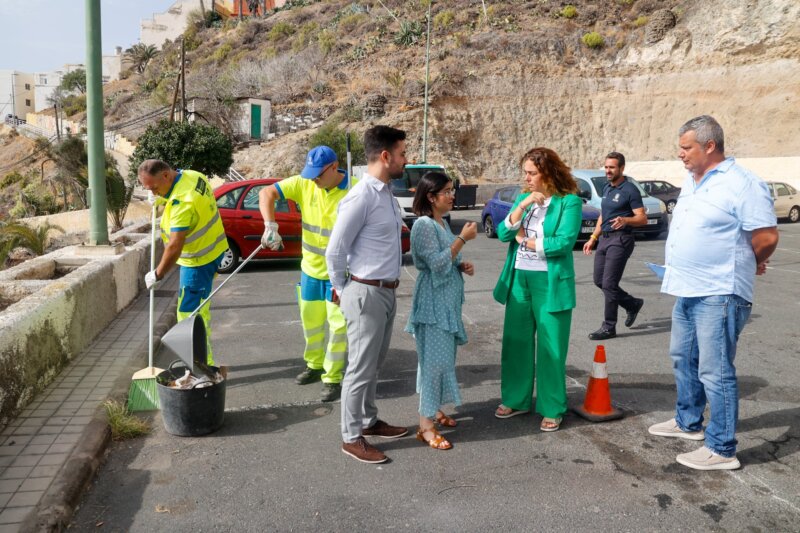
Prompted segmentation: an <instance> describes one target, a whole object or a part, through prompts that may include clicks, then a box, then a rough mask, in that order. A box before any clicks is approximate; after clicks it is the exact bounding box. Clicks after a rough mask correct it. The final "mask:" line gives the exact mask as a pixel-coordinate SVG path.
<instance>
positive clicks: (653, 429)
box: [647, 418, 706, 440]
mask: <svg viewBox="0 0 800 533" xmlns="http://www.w3.org/2000/svg"><path fill="white" fill-rule="evenodd" d="M647 432H648V433H650V434H651V435H658V436H659V437H678V438H680V439H689V440H703V439H705V438H706V436H705V434H704V433H703V432H702V431H684V430H682V429H681V428H680V427H679V426H678V423H677V422H676V421H675V419H674V418H671V419H670V420H667V421H666V422H661V423H659V424H653V425H652V426H650V427H649V428H648V429H647Z"/></svg>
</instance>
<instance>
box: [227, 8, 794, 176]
mask: <svg viewBox="0 0 800 533" xmlns="http://www.w3.org/2000/svg"><path fill="white" fill-rule="evenodd" d="M651 17H652V15H651ZM655 19H656V20H658V21H660V22H658V24H657V25H656V26H654V28H653V29H651V30H650V33H647V34H646V35H644V36H643V38H642V39H641V41H640V42H638V43H634V44H629V45H625V46H624V47H623V48H621V49H619V50H618V51H616V53H608V51H606V52H605V54H606V55H605V58H601V59H600V60H599V61H590V60H587V59H586V58H585V57H581V58H579V59H577V60H576V61H577V64H573V65H569V63H570V62H571V58H570V48H571V47H575V46H580V43H573V42H569V41H566V42H565V41H558V40H555V41H550V42H549V45H548V44H546V45H544V46H543V47H542V49H541V51H540V53H537V54H533V55H531V56H520V58H518V59H517V60H513V59H507V58H500V59H498V60H497V61H486V58H485V57H481V56H480V54H481V51H480V49H479V48H480V47H475V46H473V47H472V50H470V51H465V52H464V53H463V54H461V57H459V58H458V63H456V66H457V68H460V69H462V70H461V71H460V72H458V71H457V70H453V66H454V65H453V63H455V60H454V58H448V60H447V61H450V63H447V61H445V63H446V64H445V65H443V66H435V67H433V68H434V69H439V72H443V71H446V69H447V68H448V67H449V68H450V69H451V72H454V73H457V74H459V75H460V76H461V79H460V84H459V86H458V88H457V89H456V90H438V91H435V92H434V96H433V98H432V101H431V115H430V130H429V139H430V140H429V145H428V161H431V162H434V161H435V162H440V163H443V164H445V165H447V166H449V167H452V168H454V169H455V170H456V173H457V174H459V175H460V176H461V177H462V178H464V179H466V180H467V181H474V182H481V181H491V182H497V181H507V180H516V179H518V177H519V171H518V170H517V160H518V158H519V156H520V155H521V154H522V153H523V152H524V151H525V150H526V149H528V148H530V147H532V146H535V145H544V146H549V147H552V148H553V149H555V150H556V151H558V152H559V153H560V154H561V155H562V156H563V157H564V159H565V160H566V161H567V162H568V164H570V165H571V166H573V167H575V168H581V167H596V166H599V165H600V164H601V162H602V159H603V156H604V155H605V153H607V152H608V151H610V150H612V149H613V150H618V151H621V152H623V153H625V154H626V156H627V157H628V158H629V159H630V160H658V159H672V158H674V157H675V155H676V142H677V129H678V128H679V127H680V125H681V124H683V123H684V122H685V121H686V120H688V119H689V118H691V117H693V116H696V115H699V114H711V115H714V116H715V117H716V118H717V119H718V120H719V121H720V123H721V124H722V126H723V128H724V129H725V132H726V145H727V151H728V152H729V153H731V154H733V155H738V156H740V157H776V156H791V155H800V61H799V58H800V22H798V21H800V2H797V0H773V1H755V0H749V1H748V0H708V1H704V2H698V3H695V4H693V5H690V6H688V7H687V9H686V11H685V12H684V13H682V16H681V17H680V18H678V20H677V24H676V25H675V26H674V27H669V26H670V24H669V21H668V20H666V18H664V19H659V18H658V16H655ZM665 20H666V21H665ZM521 38H524V35H523V36H520V37H517V39H521ZM513 39H514V38H511V40H510V41H509V44H508V46H510V47H513V46H514V45H515V42H514V40H513ZM470 58H471V59H472V60H470ZM565 64H566V65H567V66H565ZM409 104H410V105H409ZM375 122H380V123H385V124H393V125H396V126H398V127H403V128H405V129H407V130H408V131H409V132H410V134H411V135H410V140H409V145H410V152H411V154H412V156H413V155H415V154H418V150H419V143H420V142H421V138H422V134H421V129H422V106H421V105H420V102H419V101H418V100H414V101H411V102H410V101H408V100H406V101H402V102H399V101H394V102H393V101H390V102H389V104H388V105H387V116H386V117H383V118H381V119H377V120H375ZM367 126H368V124H366V123H360V124H354V125H353V127H354V128H355V129H356V130H360V131H363V129H365V128H366V127H367ZM307 135H308V133H307V132H301V133H298V134H294V135H293V136H287V137H286V138H282V139H281V140H280V141H279V142H277V143H275V146H274V147H273V146H272V145H271V144H265V145H263V146H262V147H260V148H251V149H249V150H247V151H244V152H242V153H239V154H238V155H237V156H236V165H238V166H243V167H246V169H247V170H250V171H251V172H255V173H257V174H272V173H275V169H277V168H286V167H287V165H288V166H291V165H292V164H294V162H295V161H296V160H297V155H296V154H295V153H294V152H295V151H300V152H302V151H303V150H305V148H306V146H305V144H304V143H305V139H306V138H307ZM273 148H274V149H273ZM300 157H301V158H302V154H301V155H300ZM417 157H418V155H417Z"/></svg>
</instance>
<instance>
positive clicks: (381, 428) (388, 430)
mask: <svg viewBox="0 0 800 533" xmlns="http://www.w3.org/2000/svg"><path fill="white" fill-rule="evenodd" d="M361 434H362V435H364V436H365V437H381V438H382V439H396V438H398V437H402V436H403V435H406V434H408V428H404V427H400V426H390V425H389V424H387V423H386V422H384V421H383V420H378V421H377V422H375V423H374V424H372V427H368V428H364V429H362V430H361Z"/></svg>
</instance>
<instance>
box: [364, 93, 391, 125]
mask: <svg viewBox="0 0 800 533" xmlns="http://www.w3.org/2000/svg"><path fill="white" fill-rule="evenodd" d="M386 102H387V100H386V97H385V96H383V95H382V94H373V95H370V96H367V98H366V99H365V100H364V107H363V116H364V119H365V120H369V119H371V118H380V117H382V116H384V115H385V114H386Z"/></svg>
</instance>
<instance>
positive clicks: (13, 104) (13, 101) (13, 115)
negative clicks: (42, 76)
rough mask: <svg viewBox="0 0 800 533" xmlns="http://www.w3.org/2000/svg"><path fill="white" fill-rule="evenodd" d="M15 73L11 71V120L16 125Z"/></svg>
mask: <svg viewBox="0 0 800 533" xmlns="http://www.w3.org/2000/svg"><path fill="white" fill-rule="evenodd" d="M16 78H17V73H16V72H14V71H13V70H12V71H11V120H13V121H14V126H16V125H17V100H16V94H15V93H16V88H17V87H16V86H17V80H16Z"/></svg>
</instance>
